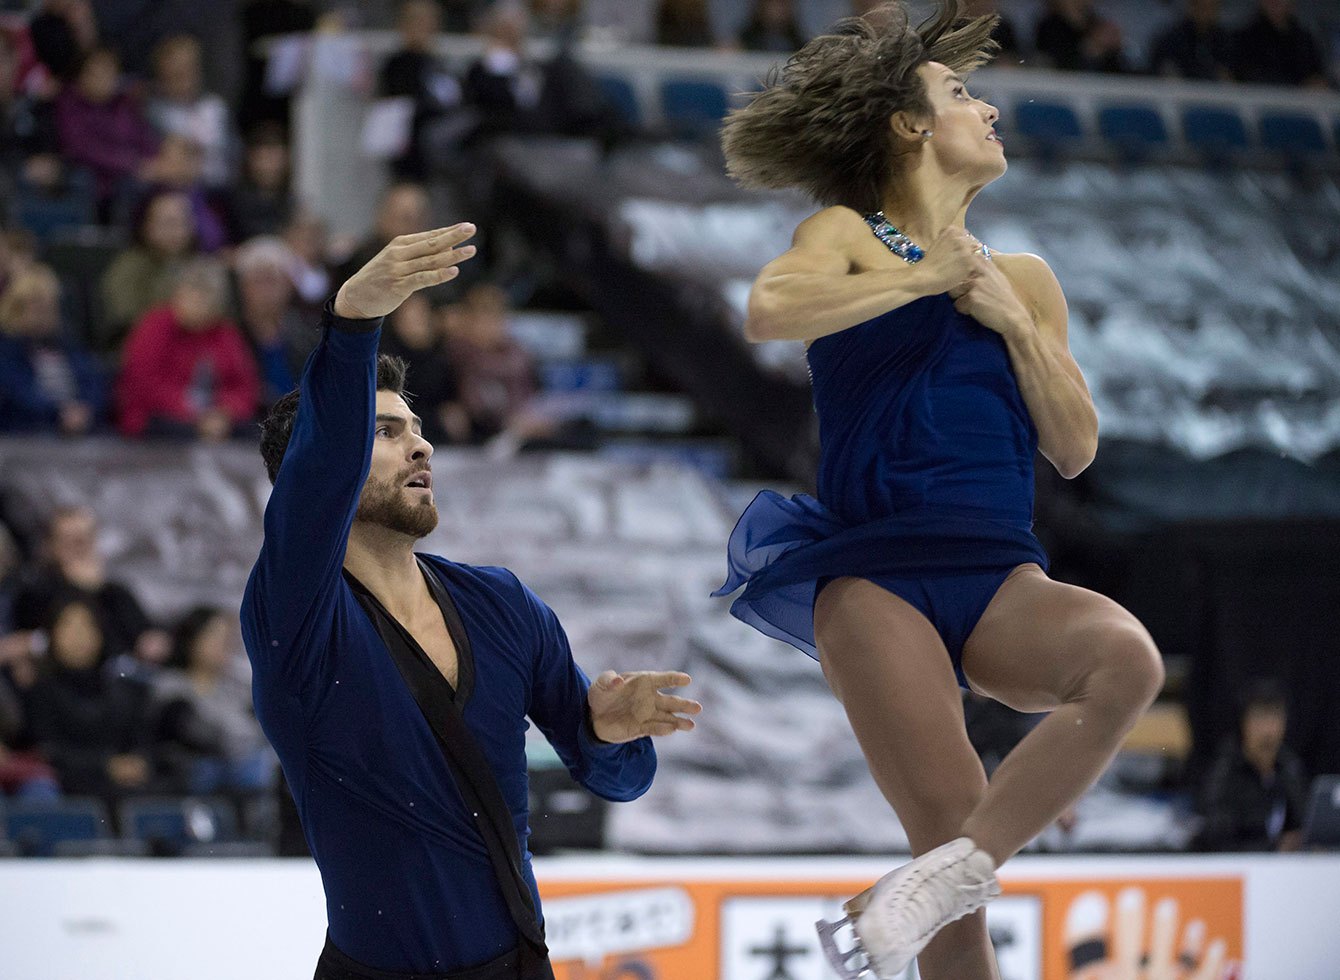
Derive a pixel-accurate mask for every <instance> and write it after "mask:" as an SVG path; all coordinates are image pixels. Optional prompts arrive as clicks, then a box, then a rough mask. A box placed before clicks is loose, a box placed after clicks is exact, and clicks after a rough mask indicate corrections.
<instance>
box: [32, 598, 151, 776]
mask: <svg viewBox="0 0 1340 980" xmlns="http://www.w3.org/2000/svg"><path fill="white" fill-rule="evenodd" d="M47 636H48V637H49V643H50V647H49V649H48V652H47V655H46V656H45V657H44V658H43V659H42V662H41V664H40V665H39V667H38V672H37V679H36V682H35V683H34V684H33V686H32V688H31V689H29V690H28V691H27V692H26V709H27V715H28V728H29V731H30V733H31V735H32V738H33V741H34V742H35V743H36V745H37V747H38V748H39V749H40V751H41V753H42V755H43V756H44V757H45V758H46V760H47V761H48V762H50V763H51V764H52V766H53V767H54V768H55V770H56V772H57V774H58V775H59V778H60V783H61V788H62V789H63V790H64V791H65V792H66V793H70V794H75V795H97V796H104V797H112V798H115V797H119V796H122V795H124V794H127V793H134V792H165V791H170V790H171V789H174V788H176V787H175V786H174V785H172V780H171V779H170V777H169V773H168V771H167V766H166V765H165V762H166V760H165V759H164V758H163V756H162V754H161V748H162V747H161V746H160V745H158V744H156V743H155V735H156V719H155V716H154V711H153V705H152V699H151V695H150V692H149V689H148V688H147V687H145V686H144V685H143V684H141V683H140V682H139V681H136V680H133V679H131V678H127V677H120V676H116V675H115V674H113V673H110V672H108V671H104V670H102V669H101V666H102V663H103V660H104V658H105V656H106V649H105V642H104V637H103V632H102V628H101V627H100V626H99V624H98V617H97V615H96V614H95V612H94V610H93V608H92V607H91V606H90V605H89V604H88V602H86V601H85V600H83V599H78V598H70V599H66V600H64V601H62V602H60V603H59V604H57V605H56V606H55V607H54V608H53V609H52V611H51V615H50V619H49V620H48V623H47Z"/></svg>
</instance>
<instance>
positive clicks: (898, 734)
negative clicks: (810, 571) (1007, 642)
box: [814, 578, 998, 980]
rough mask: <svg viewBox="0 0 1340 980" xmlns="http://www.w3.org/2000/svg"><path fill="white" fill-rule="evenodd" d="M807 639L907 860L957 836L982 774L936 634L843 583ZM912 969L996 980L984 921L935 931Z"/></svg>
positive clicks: (871, 588)
mask: <svg viewBox="0 0 1340 980" xmlns="http://www.w3.org/2000/svg"><path fill="white" fill-rule="evenodd" d="M814 631H815V636H816V637H817V639H818V646H819V651H820V655H821V659H820V662H821V663H822V665H823V668H824V676H825V677H827V678H828V683H829V686H830V687H831V688H832V689H833V693H834V694H836V695H837V697H838V700H840V701H841V702H842V704H843V707H844V708H845V709H846V711H847V717H848V719H849V720H850V721H851V726H852V729H853V730H854V731H855V732H856V739H857V741H858V742H859V743H860V745H861V750H862V751H863V752H864V753H865V758H866V762H867V763H868V764H869V766H870V772H871V774H872V775H873V776H874V777H875V782H876V783H877V784H878V786H879V788H880V790H881V791H882V792H883V794H884V797H885V798H886V799H887V800H888V801H889V803H891V804H892V805H893V808H894V810H895V811H896V812H897V814H898V819H899V820H900V821H902V824H903V827H904V829H905V830H906V831H907V837H908V841H909V842H910V843H911V845H912V853H913V854H918V855H919V854H924V853H925V852H926V851H929V850H932V849H933V848H936V847H938V846H940V845H941V844H944V843H947V842H948V841H951V840H953V839H954V838H956V837H959V836H960V835H961V833H962V831H961V828H962V826H963V823H964V821H965V820H966V819H967V818H968V816H969V815H970V814H971V813H972V812H973V810H974V809H976V807H977V804H978V802H979V801H980V800H981V798H982V794H983V792H984V791H985V790H986V774H985V772H983V770H982V763H981V761H980V760H979V759H978V757H977V754H976V753H975V752H974V751H973V748H972V745H971V743H970V742H969V741H968V736H967V732H966V730H965V728H964V725H963V701H962V697H961V695H960V694H959V689H958V683H957V681H956V680H955V677H954V671H953V668H952V666H951V664H950V660H949V654H948V653H947V652H946V650H945V647H944V643H943V642H941V640H940V637H939V634H937V633H936V631H935V629H934V627H932V626H931V624H930V623H929V622H927V620H926V618H925V617H924V616H923V615H922V614H921V613H920V612H918V611H917V610H916V609H915V608H913V607H912V606H911V605H909V604H908V603H907V602H905V601H904V600H902V599H900V598H898V597H897V596H895V595H893V594H891V593H890V592H888V591H886V590H885V589H882V588H880V587H879V586H877V585H874V584H872V583H870V582H866V581H864V580H862V579H852V578H845V579H838V580H837V581H835V582H833V583H832V584H831V585H829V586H828V587H827V588H825V589H824V590H823V592H822V593H820V595H819V599H818V601H817V602H816V604H815V609H814ZM917 964H918V966H919V967H920V970H921V976H922V978H923V980H996V978H997V977H998V973H997V970H996V961H995V954H994V953H993V952H992V949H991V940H990V938H989V936H988V935H987V930H986V915H985V912H984V911H981V910H979V911H978V912H976V913H974V914H973V915H970V916H967V917H966V918H963V919H960V920H959V921H957V922H954V923H951V924H950V925H948V926H946V927H945V928H944V929H942V930H941V931H940V933H939V934H938V935H937V936H936V938H935V939H934V940H933V941H932V942H931V943H930V945H929V946H927V947H926V948H925V950H923V951H922V953H921V955H920V956H919V957H918V958H917Z"/></svg>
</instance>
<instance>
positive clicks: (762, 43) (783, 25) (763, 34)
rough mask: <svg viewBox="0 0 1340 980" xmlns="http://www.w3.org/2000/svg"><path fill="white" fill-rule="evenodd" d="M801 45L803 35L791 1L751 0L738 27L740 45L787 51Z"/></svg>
mask: <svg viewBox="0 0 1340 980" xmlns="http://www.w3.org/2000/svg"><path fill="white" fill-rule="evenodd" d="M804 45H805V35H804V33H803V32H802V31H801V29H800V24H799V23H798V22H797V21H796V7H795V4H794V3H793V2H792V0H754V9H753V11H752V12H751V13H750V15H749V20H748V22H746V23H745V25H744V27H743V28H742V29H741V30H740V47H742V48H744V49H745V50H746V51H770V52H773V53H775V54H790V53H791V52H793V51H798V50H799V49H800V48H802V47H804Z"/></svg>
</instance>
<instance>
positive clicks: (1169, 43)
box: [1149, 0, 1233, 81]
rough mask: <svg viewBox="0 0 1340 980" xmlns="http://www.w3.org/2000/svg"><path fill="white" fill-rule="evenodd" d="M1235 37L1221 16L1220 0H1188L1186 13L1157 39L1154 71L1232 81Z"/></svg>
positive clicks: (1151, 65)
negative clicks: (1230, 64)
mask: <svg viewBox="0 0 1340 980" xmlns="http://www.w3.org/2000/svg"><path fill="white" fill-rule="evenodd" d="M1232 55H1233V40H1232V37H1231V36H1230V35H1229V33H1228V31H1227V30H1226V29H1225V27H1224V25H1223V24H1222V23H1221V22H1220V20H1219V0H1187V4H1186V16H1185V17H1183V18H1182V19H1181V20H1180V21H1178V22H1177V23H1176V24H1174V25H1173V26H1172V27H1170V28H1169V29H1168V30H1167V31H1165V32H1164V33H1162V34H1160V35H1159V36H1158V37H1157V38H1155V39H1154V46H1153V50H1152V51H1151V53H1150V56H1149V70H1150V73H1151V74H1154V75H1172V76H1175V77H1177V78H1199V79H1205V80H1207V81H1228V80H1229V79H1231V78H1232V73H1231V72H1230V71H1229V68H1228V65H1229V62H1230V61H1231V60H1232Z"/></svg>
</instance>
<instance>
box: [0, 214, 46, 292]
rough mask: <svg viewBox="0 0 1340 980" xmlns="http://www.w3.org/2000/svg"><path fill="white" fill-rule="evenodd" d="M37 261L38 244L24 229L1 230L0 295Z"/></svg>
mask: <svg viewBox="0 0 1340 980" xmlns="http://www.w3.org/2000/svg"><path fill="white" fill-rule="evenodd" d="M36 261H37V244H36V242H35V241H34V240H33V236H32V235H31V234H30V233H29V232H27V231H26V230H24V229H22V228H14V229H10V230H0V293H3V292H4V291H5V290H6V289H7V288H9V284H10V283H11V282H13V281H14V279H15V278H17V277H18V275H19V273H21V272H23V271H25V270H26V269H28V268H30V267H31V266H32V265H33V263H34V262H36Z"/></svg>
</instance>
